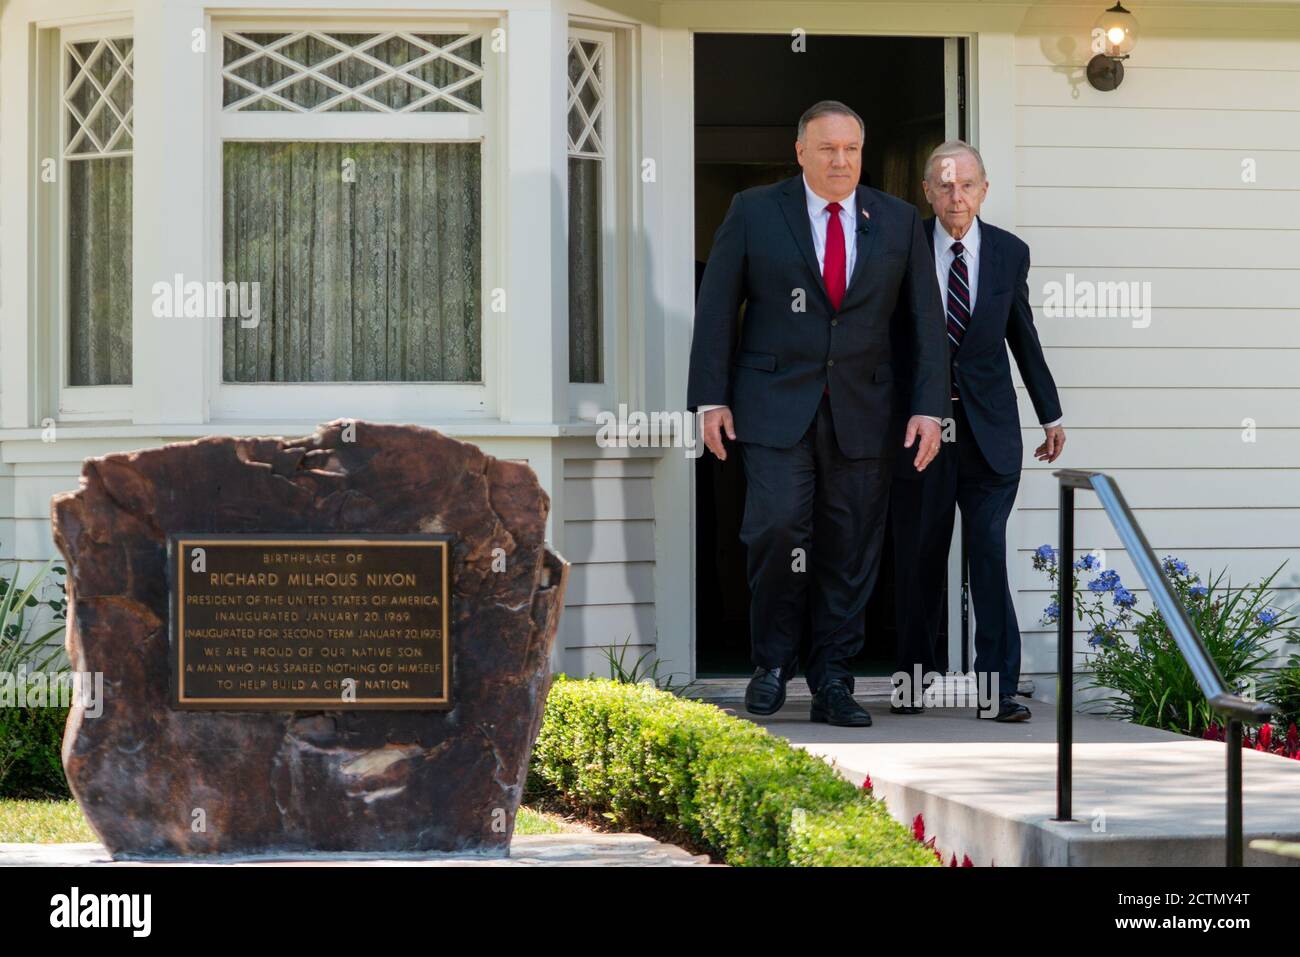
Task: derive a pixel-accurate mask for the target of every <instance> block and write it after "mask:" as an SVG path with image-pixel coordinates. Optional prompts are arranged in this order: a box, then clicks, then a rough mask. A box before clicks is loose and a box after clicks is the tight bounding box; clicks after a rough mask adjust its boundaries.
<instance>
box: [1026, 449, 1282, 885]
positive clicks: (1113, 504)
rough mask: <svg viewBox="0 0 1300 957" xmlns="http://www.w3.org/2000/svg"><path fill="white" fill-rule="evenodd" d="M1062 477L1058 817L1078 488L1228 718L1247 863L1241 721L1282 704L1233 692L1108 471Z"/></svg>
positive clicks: (1070, 727) (1070, 684)
mask: <svg viewBox="0 0 1300 957" xmlns="http://www.w3.org/2000/svg"><path fill="white" fill-rule="evenodd" d="M1052 474H1053V475H1055V476H1056V477H1057V479H1059V481H1060V493H1061V508H1060V520H1061V528H1060V533H1061V551H1060V559H1059V561H1058V565H1057V587H1058V596H1057V604H1058V607H1059V608H1060V614H1059V615H1058V616H1057V626H1056V638H1057V672H1058V679H1057V680H1058V687H1057V705H1056V820H1058V821H1071V820H1073V819H1074V818H1073V816H1072V815H1071V799H1072V790H1073V782H1072V776H1073V762H1072V757H1073V745H1074V575H1073V570H1074V490H1075V489H1092V491H1094V492H1096V493H1097V499H1098V501H1100V502H1101V506H1102V508H1103V509H1105V511H1106V515H1107V516H1108V517H1109V518H1110V522H1111V524H1112V525H1113V526H1114V527H1115V531H1116V532H1118V533H1119V538H1120V541H1121V542H1123V544H1124V549H1125V550H1126V551H1127V552H1128V555H1129V558H1130V559H1131V560H1132V562H1133V564H1134V565H1135V566H1136V568H1137V571H1138V574H1139V575H1140V576H1141V577H1142V581H1143V582H1145V583H1146V586H1147V589H1148V591H1150V593H1151V598H1152V600H1153V601H1154V602H1155V606H1156V608H1158V609H1159V610H1160V614H1161V616H1162V617H1163V618H1164V620H1165V624H1166V625H1167V626H1168V628H1169V632H1170V634H1172V635H1173V638H1174V643H1175V644H1176V645H1177V646H1178V650H1179V651H1180V652H1181V653H1182V656H1183V658H1184V660H1186V662H1187V664H1188V667H1190V668H1191V670H1192V675H1193V676H1194V677H1195V678H1196V683H1197V684H1198V685H1199V686H1200V688H1201V692H1202V693H1203V694H1204V695H1205V699H1206V701H1208V702H1209V704H1210V707H1211V708H1213V709H1214V710H1215V711H1216V712H1217V713H1218V714H1219V715H1221V716H1222V717H1223V718H1224V719H1225V720H1226V729H1225V734H1224V743H1225V745H1226V747H1227V751H1228V760H1227V805H1228V807H1227V822H1226V824H1227V865H1228V866H1229V867H1241V865H1242V863H1243V851H1242V810H1241V750H1242V749H1241V723H1242V721H1263V720H1266V719H1267V718H1268V717H1269V716H1270V715H1272V714H1273V713H1275V712H1276V711H1277V710H1278V709H1277V707H1276V706H1275V705H1272V704H1269V703H1268V702H1266V701H1252V700H1250V699H1247V698H1243V697H1241V696H1240V695H1238V694H1236V693H1234V692H1233V691H1230V690H1229V689H1228V688H1227V686H1226V685H1225V684H1224V681H1223V675H1222V674H1220V672H1219V668H1218V665H1216V664H1215V663H1214V659H1213V658H1211V657H1210V653H1209V652H1208V651H1207V650H1206V648H1205V642H1204V641H1202V640H1201V636H1200V635H1199V634H1197V632H1196V627H1195V626H1194V625H1193V624H1192V621H1191V619H1190V618H1189V617H1188V616H1187V609H1186V608H1184V607H1183V604H1182V602H1180V601H1179V600H1178V596H1177V595H1175V594H1174V589H1173V587H1172V586H1171V585H1170V584H1169V579H1168V578H1166V577H1165V573H1164V571H1163V569H1161V567H1160V564H1159V562H1157V561H1156V556H1155V553H1154V552H1152V550H1151V544H1150V543H1149V542H1148V541H1147V537H1146V536H1145V535H1144V534H1142V529H1141V528H1140V527H1139V526H1138V523H1137V519H1136V518H1134V517H1133V511H1132V509H1130V508H1129V506H1128V502H1127V501H1125V500H1124V493H1123V492H1121V491H1120V490H1119V487H1118V486H1117V485H1116V484H1115V482H1114V480H1113V479H1111V477H1110V476H1109V475H1106V474H1104V473H1102V472H1086V471H1082V470H1079V469H1061V470H1060V471H1058V472H1053V473H1052Z"/></svg>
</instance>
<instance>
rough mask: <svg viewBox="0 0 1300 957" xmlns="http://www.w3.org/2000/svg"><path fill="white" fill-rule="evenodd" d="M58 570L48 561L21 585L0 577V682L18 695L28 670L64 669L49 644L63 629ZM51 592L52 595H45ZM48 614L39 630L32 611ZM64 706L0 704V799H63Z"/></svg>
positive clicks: (58, 652)
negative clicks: (46, 625)
mask: <svg viewBox="0 0 1300 957" xmlns="http://www.w3.org/2000/svg"><path fill="white" fill-rule="evenodd" d="M63 575H64V570H63V568H61V567H59V566H56V565H54V563H53V562H49V563H47V564H45V565H44V566H42V567H41V568H39V569H38V570H37V571H36V572H35V574H33V575H32V577H31V579H30V580H29V581H28V582H27V584H26V586H25V587H19V585H18V581H17V577H16V576H15V577H13V578H8V577H2V576H0V675H3V677H0V681H5V682H6V683H7V684H8V687H9V689H10V691H11V693H13V694H14V696H15V698H17V691H18V688H17V684H18V682H19V681H20V680H27V679H26V676H28V675H31V674H32V673H33V672H38V671H39V672H42V673H44V674H45V675H46V676H50V675H55V674H62V673H64V672H66V671H67V670H68V661H67V658H66V656H65V655H64V654H63V651H62V648H61V647H59V646H58V645H54V644H52V642H53V640H54V639H55V638H56V637H57V636H58V635H59V634H60V633H61V632H62V631H63V627H64V623H65V620H66V618H67V607H68V605H67V597H66V593H65V586H64V580H63ZM50 590H56V591H57V595H56V596H55V597H53V598H49V597H46V596H45V593H46V592H48V591H50ZM42 606H44V607H46V608H49V609H50V611H51V612H52V614H51V616H50V617H51V620H52V624H51V626H50V627H49V628H48V629H47V630H44V631H38V630H37V629H36V628H35V627H34V625H35V623H36V619H35V618H34V617H32V612H33V609H37V610H39V608H41V607H42ZM67 718H68V709H67V708H38V707H22V708H19V707H6V706H4V702H0V797H38V798H44V797H67V796H68V793H69V792H68V784H67V781H66V780H65V779H64V776H63V762H62V759H61V758H60V750H61V748H62V743H63V726H64V724H65V723H66V721H67Z"/></svg>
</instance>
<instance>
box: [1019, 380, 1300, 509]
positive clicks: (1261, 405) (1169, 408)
mask: <svg viewBox="0 0 1300 957" xmlns="http://www.w3.org/2000/svg"><path fill="white" fill-rule="evenodd" d="M1059 391H1060V393H1061V404H1062V405H1063V406H1064V407H1066V408H1068V409H1069V410H1070V424H1071V425H1072V426H1074V427H1076V428H1090V429H1096V428H1106V427H1111V426H1113V427H1119V428H1130V429H1138V428H1169V429H1176V428H1179V427H1181V426H1182V425H1183V424H1184V423H1186V422H1187V421H1188V420H1189V419H1195V421H1198V422H1200V423H1203V424H1204V425H1205V426H1207V427H1209V428H1216V429H1217V428H1225V429H1245V428H1246V427H1247V425H1248V424H1250V423H1244V420H1245V419H1247V418H1249V419H1252V420H1253V422H1254V426H1255V428H1257V429H1295V428H1300V390H1297V389H1277V388H1261V389H1224V388H1217V387H1215V388H1200V389H1197V388H1191V387H1183V388H1169V389H1150V388H1131V389H1128V388H1112V389H1098V388H1080V387H1072V388H1060V390H1059ZM1019 396H1020V420H1021V422H1023V423H1025V424H1026V425H1029V423H1032V422H1034V421H1036V418H1035V416H1034V406H1033V403H1032V402H1030V401H1029V394H1028V393H1027V392H1025V391H1023V390H1021V391H1020V393H1019ZM1025 437H1026V439H1027V440H1031V441H1032V442H1033V443H1034V444H1035V445H1037V444H1038V443H1039V442H1041V441H1042V433H1041V432H1037V431H1035V432H1034V433H1033V434H1030V433H1026V436H1025ZM1291 483H1292V489H1291V496H1292V498H1293V499H1294V498H1295V496H1296V489H1295V485H1296V484H1297V479H1296V477H1295V476H1292V477H1291Z"/></svg>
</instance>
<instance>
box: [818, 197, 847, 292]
mask: <svg viewBox="0 0 1300 957" xmlns="http://www.w3.org/2000/svg"><path fill="white" fill-rule="evenodd" d="M826 211H827V212H828V213H830V214H831V217H830V220H829V221H828V222H827V223H826V255H825V258H824V259H823V260H822V281H823V282H824V283H826V294H827V295H828V296H830V297H831V307H832V308H833V309H834V310H835V311H836V312H839V310H840V303H841V302H842V301H843V300H844V285H845V279H844V227H843V226H841V225H840V204H839V203H827V204H826Z"/></svg>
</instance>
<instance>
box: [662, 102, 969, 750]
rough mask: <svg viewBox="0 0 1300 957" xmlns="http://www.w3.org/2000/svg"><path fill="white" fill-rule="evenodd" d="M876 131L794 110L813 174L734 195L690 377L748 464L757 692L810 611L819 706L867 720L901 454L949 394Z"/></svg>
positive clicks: (938, 312) (927, 450) (805, 162)
mask: <svg viewBox="0 0 1300 957" xmlns="http://www.w3.org/2000/svg"><path fill="white" fill-rule="evenodd" d="M863 139H864V128H863V124H862V119H861V117H859V116H858V115H857V114H856V113H855V112H853V110H851V109H849V107H847V106H845V105H844V104H843V103H839V102H836V101H832V100H828V101H823V102H821V103H817V104H815V105H813V106H812V107H810V108H809V109H808V110H807V111H806V112H805V113H804V115H803V116H802V117H801V118H800V120H799V127H798V136H797V140H796V142H795V153H796V155H797V157H798V160H799V165H800V166H801V167H803V173H802V175H800V176H796V177H793V178H791V179H789V180H786V181H785V182H781V183H776V184H773V185H771V186H762V187H758V188H755V189H749V190H745V191H744V192H741V193H738V194H737V195H736V196H735V198H734V199H733V200H732V202H731V208H730V209H729V210H728V212H727V216H726V218H725V220H724V221H723V223H722V225H721V226H720V227H719V228H718V232H717V235H715V236H714V239H713V249H712V251H711V254H710V256H709V261H708V265H707V266H706V268H705V271H704V276H703V278H702V280H701V283H700V290H699V295H698V297H697V302H696V313H695V335H694V339H693V341H692V343H691V361H690V377H689V383H688V389H687V407H688V408H689V409H690V410H691V411H692V412H696V413H697V414H698V415H699V416H700V419H701V423H700V424H701V429H700V431H701V434H702V437H703V439H704V444H705V446H706V447H707V448H708V449H709V450H710V451H711V452H712V453H713V454H714V455H716V456H717V457H718V458H719V459H725V458H726V457H727V449H726V446H725V444H724V440H723V435H724V433H725V436H726V438H727V439H730V440H732V441H733V442H736V443H738V445H739V451H740V455H741V459H742V464H743V466H744V470H745V479H746V483H747V491H746V498H745V514H744V519H743V521H742V526H741V533H740V537H741V540H742V541H743V542H744V543H745V544H746V545H747V546H748V553H747V576H748V579H749V585H750V591H751V595H752V598H751V605H750V629H751V633H750V638H751V650H752V655H753V662H754V665H755V670H754V674H753V677H752V678H751V679H750V682H749V687H748V689H747V691H746V694H745V704H746V707H747V708H748V709H749V710H750V711H751V712H753V713H756V714H772V713H773V712H775V711H777V710H778V709H779V708H780V707H781V705H782V703H783V702H784V700H785V685H786V682H787V681H789V679H790V677H791V674H792V671H793V668H794V667H795V664H796V662H795V659H796V654H797V650H798V647H799V639H800V636H801V634H802V632H803V629H804V626H805V622H807V621H809V620H810V621H811V637H810V642H809V660H808V661H807V662H806V667H805V674H806V676H807V679H808V685H809V687H810V688H811V689H812V691H813V695H814V696H813V705H812V712H811V715H810V717H811V718H812V720H814V721H825V722H828V723H830V724H836V725H842V726H850V727H863V726H866V725H869V724H870V723H871V716H870V715H869V714H868V713H867V712H866V710H865V709H863V708H862V707H861V706H860V705H858V704H857V702H856V701H854V700H853V675H852V672H851V671H850V670H849V667H848V662H849V660H850V659H851V658H852V657H853V656H854V655H855V654H856V653H857V652H858V650H859V648H860V647H861V644H862V640H863V634H862V632H863V627H864V619H865V615H864V611H865V608H866V603H867V599H868V598H870V596H871V591H872V588H873V586H874V584H875V579H876V575H877V571H878V569H879V565H880V552H881V542H882V539H883V535H884V529H885V519H886V516H887V512H888V499H889V484H890V478H891V474H892V471H893V468H892V463H891V462H890V459H891V457H893V456H895V455H896V454H898V455H900V456H901V457H905V458H907V459H908V461H909V467H911V468H913V469H916V470H922V469H924V468H925V467H926V466H927V465H928V464H929V462H930V461H931V459H932V458H933V457H934V455H935V454H936V453H937V451H938V446H939V437H940V421H941V419H942V416H943V415H944V413H945V410H946V407H947V402H948V349H947V345H946V344H945V341H944V327H943V310H942V307H941V305H940V302H939V295H938V289H937V288H936V286H935V283H934V263H933V261H932V260H931V259H930V254H929V251H928V250H927V248H926V243H925V239H924V235H923V233H922V230H921V218H920V216H919V215H918V213H917V211H916V209H915V208H914V207H913V206H912V205H911V204H909V203H905V202H903V201H901V200H898V199H895V198H893V197H892V196H888V195H886V194H885V193H881V192H879V191H877V190H874V189H870V188H868V187H865V186H861V185H859V180H860V178H861V171H862V144H863ZM742 305H743V306H744V307H745V311H744V319H743V322H742V321H741V316H740V312H741V306H742ZM896 309H897V311H898V313H899V314H901V315H902V316H903V317H904V320H903V321H904V322H905V323H906V325H907V327H908V333H909V336H910V339H911V342H912V344H913V347H912V349H911V352H910V357H909V359H908V360H907V368H906V369H905V370H899V369H898V364H897V362H896V361H895V359H894V353H893V348H892V346H891V342H890V336H891V327H890V319H891V316H892V315H894V314H895V310H896ZM899 371H903V372H904V373H905V374H906V376H907V378H908V381H909V383H911V386H910V388H909V391H908V393H907V394H906V395H905V396H904V397H903V398H902V399H901V400H899V401H900V402H901V404H902V409H903V411H904V413H905V414H907V415H908V416H909V418H908V419H907V422H906V425H905V426H904V427H902V428H900V429H899V431H898V432H897V433H895V432H893V431H892V429H891V423H892V419H893V415H894V407H895V405H896V403H895V399H894V382H893V379H894V376H895V374H896V373H898V372H899ZM898 445H902V446H904V447H905V448H907V449H912V450H914V454H907V455H903V454H902V452H901V450H899V449H898V448H897V446H898Z"/></svg>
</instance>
